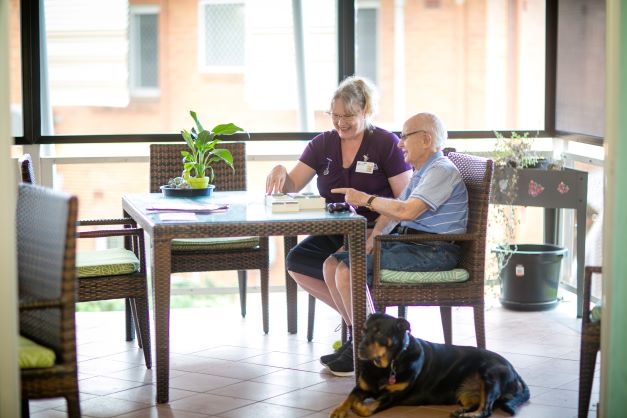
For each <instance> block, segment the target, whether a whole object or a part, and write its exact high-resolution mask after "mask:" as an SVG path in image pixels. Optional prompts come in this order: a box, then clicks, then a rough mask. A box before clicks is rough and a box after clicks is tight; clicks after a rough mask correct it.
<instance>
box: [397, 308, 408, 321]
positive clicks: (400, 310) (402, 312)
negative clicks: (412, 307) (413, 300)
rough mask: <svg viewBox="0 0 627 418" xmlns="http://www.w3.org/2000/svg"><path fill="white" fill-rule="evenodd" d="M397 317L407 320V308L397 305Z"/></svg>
mask: <svg viewBox="0 0 627 418" xmlns="http://www.w3.org/2000/svg"><path fill="white" fill-rule="evenodd" d="M398 317H399V318H405V319H407V306H405V305H398Z"/></svg>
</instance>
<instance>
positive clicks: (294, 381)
mask: <svg viewBox="0 0 627 418" xmlns="http://www.w3.org/2000/svg"><path fill="white" fill-rule="evenodd" d="M332 378H333V375H331V374H321V373H311V372H303V371H300V370H281V371H278V372H274V373H270V374H267V375H264V376H261V377H257V378H255V379H253V381H255V382H261V383H271V384H274V385H279V386H287V387H292V388H304V387H307V386H311V385H315V384H317V383H320V382H323V381H325V380H328V379H332Z"/></svg>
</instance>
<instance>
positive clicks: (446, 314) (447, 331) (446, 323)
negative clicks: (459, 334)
mask: <svg viewBox="0 0 627 418" xmlns="http://www.w3.org/2000/svg"><path fill="white" fill-rule="evenodd" d="M440 318H442V331H443V332H444V344H449V345H450V344H453V314H452V311H451V307H450V306H440Z"/></svg>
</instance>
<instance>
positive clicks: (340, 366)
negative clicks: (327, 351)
mask: <svg viewBox="0 0 627 418" xmlns="http://www.w3.org/2000/svg"><path fill="white" fill-rule="evenodd" d="M327 369H329V371H330V372H331V373H333V374H334V375H336V376H341V377H344V376H352V375H353V374H355V369H354V364H353V345H352V344H351V345H349V346H348V348H347V349H346V350H344V352H343V353H342V354H340V356H339V357H338V358H337V359H336V360H335V361H332V362H331V363H329V364H327Z"/></svg>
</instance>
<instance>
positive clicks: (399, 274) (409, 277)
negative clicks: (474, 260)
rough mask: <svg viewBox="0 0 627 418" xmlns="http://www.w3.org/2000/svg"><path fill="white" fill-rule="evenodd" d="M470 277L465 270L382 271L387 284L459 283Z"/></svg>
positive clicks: (383, 279) (382, 276) (383, 280)
mask: <svg viewBox="0 0 627 418" xmlns="http://www.w3.org/2000/svg"><path fill="white" fill-rule="evenodd" d="M468 277H470V275H469V274H468V272H467V271H466V270H464V269H453V270H446V271H396V270H381V281H382V282H385V283H459V282H465V281H466V280H468Z"/></svg>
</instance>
